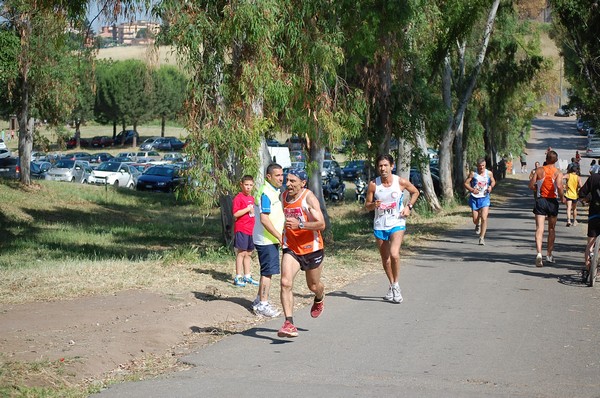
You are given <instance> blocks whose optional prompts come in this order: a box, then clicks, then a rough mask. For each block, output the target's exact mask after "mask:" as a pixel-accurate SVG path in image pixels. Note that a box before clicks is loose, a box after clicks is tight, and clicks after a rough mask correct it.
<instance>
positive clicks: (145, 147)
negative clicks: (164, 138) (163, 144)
mask: <svg viewBox="0 0 600 398" xmlns="http://www.w3.org/2000/svg"><path fill="white" fill-rule="evenodd" d="M159 138H160V137H151V138H146V139H145V140H144V142H142V143H141V144H140V151H150V150H152V149H154V148H153V146H152V145H153V144H154V141H156V140H158V139H159Z"/></svg>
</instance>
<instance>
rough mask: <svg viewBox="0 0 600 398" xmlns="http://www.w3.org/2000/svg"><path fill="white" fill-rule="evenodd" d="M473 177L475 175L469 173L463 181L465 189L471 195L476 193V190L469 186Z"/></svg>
mask: <svg viewBox="0 0 600 398" xmlns="http://www.w3.org/2000/svg"><path fill="white" fill-rule="evenodd" d="M474 176H475V173H474V172H472V171H471V172H470V173H469V176H468V177H467V179H466V180H465V184H464V185H465V189H466V190H467V191H469V192H471V193H477V190H476V189H475V188H473V187H472V186H471V180H472V179H473V177H474Z"/></svg>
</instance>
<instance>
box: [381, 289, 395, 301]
mask: <svg viewBox="0 0 600 398" xmlns="http://www.w3.org/2000/svg"><path fill="white" fill-rule="evenodd" d="M383 299H384V300H385V301H392V300H393V299H394V291H393V290H392V285H390V287H389V289H388V291H387V294H386V295H385V296H384V297H383Z"/></svg>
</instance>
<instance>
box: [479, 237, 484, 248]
mask: <svg viewBox="0 0 600 398" xmlns="http://www.w3.org/2000/svg"><path fill="white" fill-rule="evenodd" d="M479 244H480V245H481V246H485V239H483V238H479Z"/></svg>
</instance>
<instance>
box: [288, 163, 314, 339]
mask: <svg viewBox="0 0 600 398" xmlns="http://www.w3.org/2000/svg"><path fill="white" fill-rule="evenodd" d="M306 180H307V175H306V171H304V170H299V169H293V170H290V171H289V173H288V176H287V191H285V192H284V193H283V194H282V195H281V196H282V202H283V213H284V214H285V233H284V237H283V258H282V260H281V305H282V306H283V313H284V314H285V322H284V323H283V326H282V327H281V329H279V331H278V332H277V335H278V336H279V337H296V336H298V329H297V328H296V326H294V318H293V311H294V294H293V291H292V289H293V287H294V278H295V277H296V275H297V274H298V271H300V270H302V271H304V272H305V274H306V284H307V286H308V288H309V289H310V290H311V291H312V292H313V293H314V294H315V301H314V303H313V305H312V308H311V309H310V315H311V316H312V317H313V318H316V317H318V316H319V315H321V312H323V307H324V302H323V299H324V298H325V286H324V285H323V282H321V271H322V270H323V267H322V266H321V265H322V263H323V255H324V253H323V237H322V236H321V231H322V230H323V229H324V228H325V220H324V218H323V213H322V212H321V206H320V204H319V200H318V199H317V197H316V196H315V195H314V194H313V193H312V192H311V191H310V190H308V189H307V188H306V187H305V186H306Z"/></svg>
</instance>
